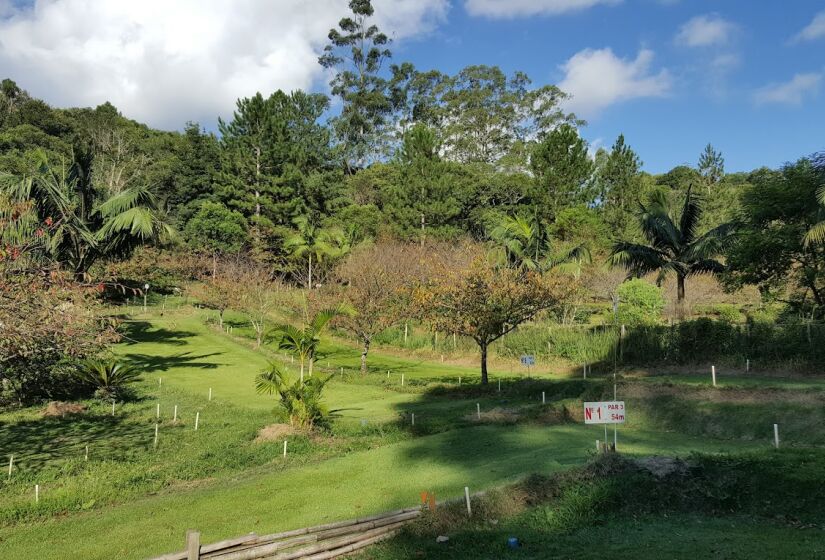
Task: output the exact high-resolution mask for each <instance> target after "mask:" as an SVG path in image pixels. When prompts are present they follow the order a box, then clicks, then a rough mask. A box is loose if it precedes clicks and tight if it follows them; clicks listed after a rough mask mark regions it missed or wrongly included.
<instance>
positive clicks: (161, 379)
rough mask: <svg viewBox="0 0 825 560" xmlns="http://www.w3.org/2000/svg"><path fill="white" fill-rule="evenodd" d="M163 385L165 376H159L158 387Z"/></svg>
mask: <svg viewBox="0 0 825 560" xmlns="http://www.w3.org/2000/svg"><path fill="white" fill-rule="evenodd" d="M161 385H163V378H162V377H158V387H160V386H161Z"/></svg>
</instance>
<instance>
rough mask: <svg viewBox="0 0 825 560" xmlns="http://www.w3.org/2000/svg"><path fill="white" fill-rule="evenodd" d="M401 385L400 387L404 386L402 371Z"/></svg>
mask: <svg viewBox="0 0 825 560" xmlns="http://www.w3.org/2000/svg"><path fill="white" fill-rule="evenodd" d="M401 386H402V387H403V386H404V374H403V373H402V374H401Z"/></svg>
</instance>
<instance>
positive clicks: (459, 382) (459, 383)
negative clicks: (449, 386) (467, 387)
mask: <svg viewBox="0 0 825 560" xmlns="http://www.w3.org/2000/svg"><path fill="white" fill-rule="evenodd" d="M458 386H459V387H461V376H460V375H459V376H458Z"/></svg>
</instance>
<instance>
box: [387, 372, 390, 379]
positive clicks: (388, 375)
mask: <svg viewBox="0 0 825 560" xmlns="http://www.w3.org/2000/svg"><path fill="white" fill-rule="evenodd" d="M389 378H390V370H387V379H389Z"/></svg>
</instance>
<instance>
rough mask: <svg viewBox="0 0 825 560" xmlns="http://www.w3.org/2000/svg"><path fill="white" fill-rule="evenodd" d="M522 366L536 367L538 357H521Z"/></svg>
mask: <svg viewBox="0 0 825 560" xmlns="http://www.w3.org/2000/svg"><path fill="white" fill-rule="evenodd" d="M521 365H523V366H527V367H530V366H534V365H536V357H535V356H528V355H525V356H522V357H521Z"/></svg>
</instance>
